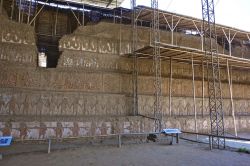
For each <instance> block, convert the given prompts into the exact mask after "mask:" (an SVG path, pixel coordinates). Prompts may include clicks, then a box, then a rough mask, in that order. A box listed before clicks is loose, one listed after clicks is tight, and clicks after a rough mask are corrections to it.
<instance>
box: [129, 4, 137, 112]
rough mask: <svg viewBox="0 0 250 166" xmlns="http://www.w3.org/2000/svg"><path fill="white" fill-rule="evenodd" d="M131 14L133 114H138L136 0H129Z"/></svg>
mask: <svg viewBox="0 0 250 166" xmlns="http://www.w3.org/2000/svg"><path fill="white" fill-rule="evenodd" d="M130 5H131V10H132V15H131V26H132V47H131V53H132V56H133V76H132V77H133V78H132V81H133V114H134V115H138V57H137V54H136V52H135V51H136V48H137V21H136V0H130Z"/></svg>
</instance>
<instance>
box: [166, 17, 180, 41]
mask: <svg viewBox="0 0 250 166" xmlns="http://www.w3.org/2000/svg"><path fill="white" fill-rule="evenodd" d="M163 17H164V19H165V21H166V23H167V25H168V27H169V29H170V31H171V44H172V45H174V30H175V28H176V27H177V25H178V24H179V22H180V21H181V18H179V20H178V21H177V23H176V24H175V25H174V16H173V15H172V20H171V25H170V24H169V22H168V20H167V18H166V16H165V14H163Z"/></svg>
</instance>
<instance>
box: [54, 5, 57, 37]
mask: <svg viewBox="0 0 250 166" xmlns="http://www.w3.org/2000/svg"><path fill="white" fill-rule="evenodd" d="M57 20H58V5H57V6H56V20H55V29H54V35H55V36H56V33H57Z"/></svg>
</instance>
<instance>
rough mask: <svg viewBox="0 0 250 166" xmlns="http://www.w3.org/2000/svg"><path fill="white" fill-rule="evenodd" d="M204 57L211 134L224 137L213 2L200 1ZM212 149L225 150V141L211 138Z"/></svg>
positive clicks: (207, 0)
mask: <svg viewBox="0 0 250 166" xmlns="http://www.w3.org/2000/svg"><path fill="white" fill-rule="evenodd" d="M201 2H202V17H203V31H204V32H203V34H204V46H205V48H204V49H205V57H206V59H207V68H208V70H207V72H208V97H209V111H210V121H211V134H212V135H217V136H224V114H223V106H222V104H223V101H222V91H221V80H220V62H219V57H218V54H217V37H216V26H215V13H214V0H201ZM212 146H213V148H220V147H223V148H225V139H224V138H218V137H213V138H212Z"/></svg>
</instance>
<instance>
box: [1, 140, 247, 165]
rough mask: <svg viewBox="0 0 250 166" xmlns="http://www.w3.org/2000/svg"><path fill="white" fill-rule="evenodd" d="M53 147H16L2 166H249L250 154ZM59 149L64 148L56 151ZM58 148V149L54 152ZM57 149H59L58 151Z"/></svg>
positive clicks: (160, 147) (157, 146)
mask: <svg viewBox="0 0 250 166" xmlns="http://www.w3.org/2000/svg"><path fill="white" fill-rule="evenodd" d="M67 144H68V143H61V145H60V146H58V145H54V146H53V144H52V152H51V153H50V154H47V153H46V149H47V145H46V144H41V145H40V144H20V143H19V144H14V145H12V147H11V148H9V149H5V150H3V149H2V152H4V153H5V155H4V158H3V160H1V161H0V165H1V166H5V165H6V166H85V165H86V166H88V165H95V166H99V165H100V166H158V165H159V166H160V165H164V166H165V165H168V166H172V165H173V166H174V165H176V166H181V165H183V166H190V165H192V166H199V165H201V166H206V165H211V166H214V165H216V166H217V165H219V166H223V165H226V166H230V165H232V166H234V165H237V166H241V165H242V166H244V165H245V166H249V163H250V155H249V154H245V153H239V152H234V151H229V150H212V151H210V150H209V149H208V145H206V144H197V143H190V142H187V141H183V140H182V141H180V144H174V145H167V144H166V143H143V144H126V145H122V147H121V148H118V147H117V146H116V145H86V144H85V145H81V146H80V145H79V144H78V145H77V144H74V146H72V144H71V145H70V148H66V149H65V148H63V147H64V146H63V145H67ZM56 146H58V147H61V148H58V147H57V148H56ZM53 148H54V150H53ZM55 149H57V150H55Z"/></svg>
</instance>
